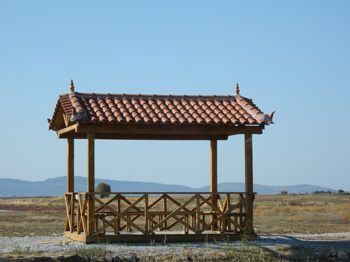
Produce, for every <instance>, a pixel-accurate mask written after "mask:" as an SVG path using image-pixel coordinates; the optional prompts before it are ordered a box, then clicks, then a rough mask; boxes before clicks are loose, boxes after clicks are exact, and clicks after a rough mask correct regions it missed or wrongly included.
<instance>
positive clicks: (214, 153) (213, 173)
mask: <svg viewBox="0 0 350 262" xmlns="http://www.w3.org/2000/svg"><path fill="white" fill-rule="evenodd" d="M217 192H218V141H217V140H211V141H210V193H217ZM211 202H212V204H213V205H214V206H215V207H217V205H218V196H217V195H216V194H212V195H211ZM211 219H212V221H213V220H215V219H216V217H215V216H212V218H211ZM212 221H211V222H212ZM216 227H217V225H216V224H212V227H211V230H215V229H216Z"/></svg>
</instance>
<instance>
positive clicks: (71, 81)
mask: <svg viewBox="0 0 350 262" xmlns="http://www.w3.org/2000/svg"><path fill="white" fill-rule="evenodd" d="M69 90H70V93H74V82H73V79H71V80H70V88H69Z"/></svg>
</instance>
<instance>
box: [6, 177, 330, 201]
mask: <svg viewBox="0 0 350 262" xmlns="http://www.w3.org/2000/svg"><path fill="white" fill-rule="evenodd" d="M100 182H105V183H108V184H109V185H111V189H112V191H113V192H208V191H209V188H210V187H209V186H205V187H200V188H191V187H187V186H181V185H166V184H160V183H150V182H132V181H117V180H109V179H99V178H97V179H96V180H95V184H96V185H97V184H98V183H100ZM66 183H67V178H66V177H57V178H50V179H47V180H45V181H37V182H32V181H24V180H19V179H9V178H0V197H29V196H63V194H64V193H65V192H66V188H67V184H66ZM74 183H75V191H76V192H86V178H85V177H80V176H77V177H75V181H74ZM218 190H219V191H221V192H244V183H220V184H219V185H218ZM282 190H284V191H288V193H295V194H299V193H311V192H313V191H321V190H323V191H335V190H334V189H332V188H326V187H320V186H313V185H295V186H265V185H259V184H254V191H255V192H257V193H258V194H277V193H279V192H280V191H282Z"/></svg>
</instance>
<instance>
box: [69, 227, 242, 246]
mask: <svg viewBox="0 0 350 262" xmlns="http://www.w3.org/2000/svg"><path fill="white" fill-rule="evenodd" d="M64 236H66V237H69V238H70V239H73V240H76V241H80V242H85V243H138V242H140V243H145V242H146V243H147V242H156V243H167V242H194V241H224V240H225V241H232V240H239V239H240V237H241V236H240V234H237V233H228V232H225V233H221V232H216V231H210V230H208V231H205V232H203V233H202V234H200V235H198V234H195V233H192V232H189V233H188V234H184V233H183V231H171V230H164V231H158V232H155V233H154V234H152V235H144V234H142V232H138V231H135V232H134V231H131V232H121V233H120V234H119V235H114V234H113V232H110V234H108V232H106V234H104V235H101V236H85V235H84V234H79V235H78V234H77V233H76V232H73V233H71V232H69V231H67V232H65V233H64Z"/></svg>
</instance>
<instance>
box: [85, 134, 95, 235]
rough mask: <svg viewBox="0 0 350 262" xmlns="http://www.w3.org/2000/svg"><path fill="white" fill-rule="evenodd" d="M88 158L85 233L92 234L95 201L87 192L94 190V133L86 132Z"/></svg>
mask: <svg viewBox="0 0 350 262" xmlns="http://www.w3.org/2000/svg"><path fill="white" fill-rule="evenodd" d="M87 142H88V148H87V150H88V159H87V193H88V194H87V197H88V205H87V222H88V223H87V224H88V226H87V228H88V232H87V235H92V234H93V232H94V230H95V202H94V199H93V198H92V195H90V194H89V193H94V192H95V134H94V133H88V135H87Z"/></svg>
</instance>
